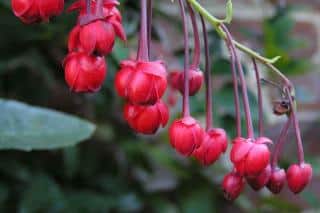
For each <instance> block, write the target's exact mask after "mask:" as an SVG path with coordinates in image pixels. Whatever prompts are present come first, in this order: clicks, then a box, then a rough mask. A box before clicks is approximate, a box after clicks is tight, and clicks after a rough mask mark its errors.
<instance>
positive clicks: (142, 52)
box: [137, 0, 149, 61]
mask: <svg viewBox="0 0 320 213" xmlns="http://www.w3.org/2000/svg"><path fill="white" fill-rule="evenodd" d="M140 7H141V17H140V36H139V49H138V55H137V59H138V60H141V61H149V57H148V52H149V51H148V32H147V31H148V29H147V24H148V23H147V0H140Z"/></svg>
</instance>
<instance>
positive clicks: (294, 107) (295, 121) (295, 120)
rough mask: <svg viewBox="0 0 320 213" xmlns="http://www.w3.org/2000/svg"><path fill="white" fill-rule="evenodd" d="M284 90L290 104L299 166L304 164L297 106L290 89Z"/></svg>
mask: <svg viewBox="0 0 320 213" xmlns="http://www.w3.org/2000/svg"><path fill="white" fill-rule="evenodd" d="M285 90H286V92H287V95H288V99H289V102H290V107H291V116H292V119H293V124H294V130H295V134H296V143H297V147H298V158H299V163H300V164H301V163H304V152H303V145H302V139H301V131H300V126H299V121H298V118H297V115H296V110H297V105H296V102H295V101H294V100H293V97H292V94H291V92H290V89H288V88H286V89H285Z"/></svg>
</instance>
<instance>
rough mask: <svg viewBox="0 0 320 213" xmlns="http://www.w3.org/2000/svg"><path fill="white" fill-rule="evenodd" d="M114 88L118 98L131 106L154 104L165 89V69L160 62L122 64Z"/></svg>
mask: <svg viewBox="0 0 320 213" xmlns="http://www.w3.org/2000/svg"><path fill="white" fill-rule="evenodd" d="M115 87H116V90H117V92H118V94H119V95H120V96H122V97H124V98H126V99H127V100H128V101H129V102H131V103H133V104H140V105H146V104H147V105H150V104H151V105H152V104H155V103H156V102H157V101H158V100H159V99H160V98H161V97H162V96H163V94H164V92H165V90H166V87H167V74H166V69H165V67H164V65H163V63H162V62H161V61H153V62H141V61H140V62H136V63H132V62H130V63H122V64H121V68H120V70H119V72H118V73H117V74H116V80H115Z"/></svg>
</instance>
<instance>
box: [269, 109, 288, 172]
mask: <svg viewBox="0 0 320 213" xmlns="http://www.w3.org/2000/svg"><path fill="white" fill-rule="evenodd" d="M291 122H292V116H291V115H290V116H289V117H288V120H287V122H286V124H285V125H284V126H283V128H282V130H281V133H280V136H279V138H278V141H277V145H276V147H275V148H274V152H273V156H272V159H271V167H272V168H276V167H277V166H278V160H279V154H280V152H281V149H282V147H283V145H284V143H285V142H286V137H287V135H288V131H289V128H290V124H291Z"/></svg>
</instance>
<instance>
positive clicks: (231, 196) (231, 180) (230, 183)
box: [222, 172, 245, 201]
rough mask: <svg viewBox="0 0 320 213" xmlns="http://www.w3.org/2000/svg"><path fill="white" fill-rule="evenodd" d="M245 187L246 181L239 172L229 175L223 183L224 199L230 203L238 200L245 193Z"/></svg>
mask: <svg viewBox="0 0 320 213" xmlns="http://www.w3.org/2000/svg"><path fill="white" fill-rule="evenodd" d="M244 186H245V181H244V178H243V176H242V175H240V174H239V173H237V172H231V173H229V174H227V175H226V176H224V178H223V182H222V189H223V193H224V197H225V198H226V199H227V200H230V201H232V200H235V199H237V197H239V195H240V193H241V192H242V191H243V188H244Z"/></svg>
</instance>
